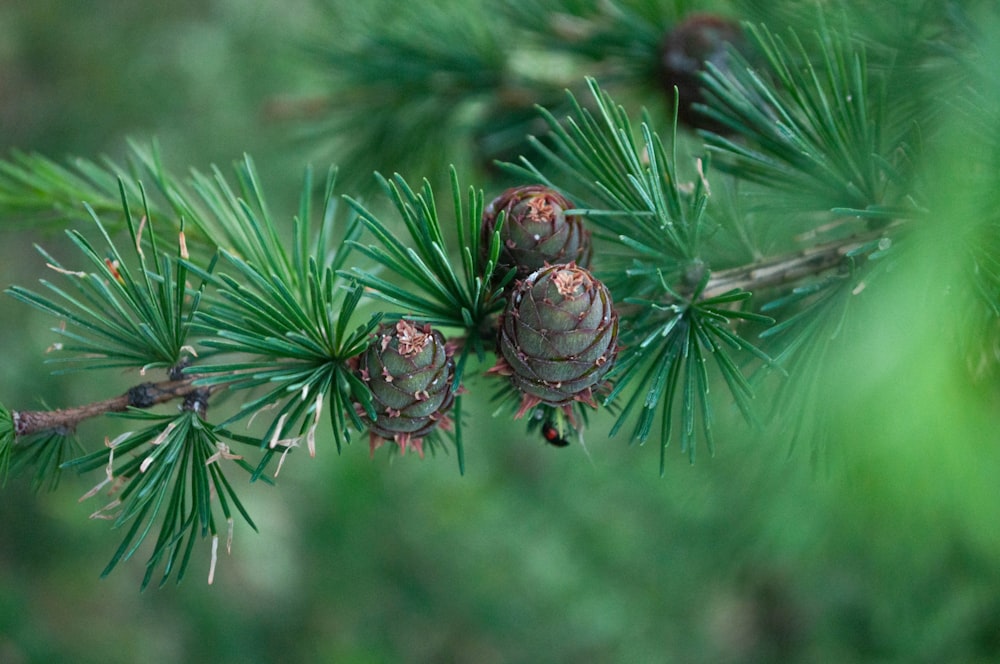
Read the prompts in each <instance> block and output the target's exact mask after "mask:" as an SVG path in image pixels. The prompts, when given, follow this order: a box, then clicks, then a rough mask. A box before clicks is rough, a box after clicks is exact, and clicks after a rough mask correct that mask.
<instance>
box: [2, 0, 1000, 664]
mask: <svg viewBox="0 0 1000 664" xmlns="http://www.w3.org/2000/svg"><path fill="white" fill-rule="evenodd" d="M331 15H332V14H330V13H327V12H318V11H317V10H316V7H315V3H312V2H309V1H307V0H291V1H289V0H282V1H281V2H278V1H276V0H256V1H253V0H215V1H213V2H200V1H199V2H192V1H188V0H180V1H177V2H171V3H151V2H127V1H125V0H92V1H91V2H86V3H82V2H75V1H73V0H35V1H34V2H16V1H15V2H6V3H0V154H3V155H8V154H10V153H11V151H12V150H22V151H27V152H36V151H37V152H39V153H42V154H45V155H47V156H50V157H52V158H55V159H57V160H62V159H64V158H66V157H69V156H74V155H78V156H85V157H98V156H100V155H102V154H107V155H110V156H112V157H113V158H120V157H121V156H123V155H124V154H125V152H126V140H127V138H128V137H135V138H138V139H140V140H146V139H150V138H152V137H156V138H157V139H158V140H159V142H160V145H161V147H162V149H163V152H164V154H165V157H166V159H167V161H168V163H169V164H170V165H172V166H173V167H174V168H175V170H178V171H183V170H184V169H186V168H187V167H188V166H192V167H197V168H199V169H205V168H207V167H208V166H209V165H210V164H212V163H217V164H220V165H222V166H223V167H225V166H226V165H227V164H229V163H230V162H231V161H233V160H235V159H238V158H239V157H240V156H241V155H242V154H243V153H244V152H249V153H251V154H252V155H253V156H254V158H255V160H256V163H257V165H258V167H259V168H260V170H261V173H262V177H263V179H264V181H265V182H266V183H267V186H268V190H269V191H270V192H271V197H272V207H274V208H276V209H281V208H282V207H283V209H286V210H292V209H294V201H295V196H296V195H297V187H298V179H299V177H300V175H301V173H302V169H303V168H304V167H305V165H306V161H307V160H309V159H313V158H314V156H315V155H314V154H313V151H311V150H310V147H309V146H308V145H304V144H303V142H302V140H301V135H300V132H298V130H297V127H296V126H295V124H294V123H292V122H289V121H287V119H286V118H285V117H283V114H282V113H281V112H280V111H281V109H282V108H285V104H287V100H289V99H293V100H294V99H309V98H310V95H311V94H313V93H314V92H315V91H316V90H317V89H319V88H320V87H321V85H322V80H323V76H322V72H319V71H317V69H316V68H315V67H314V66H313V65H314V63H312V64H310V62H309V61H308V59H306V58H304V57H303V56H302V54H301V53H300V52H299V51H297V50H296V43H297V40H299V39H300V38H301V36H302V35H304V34H310V35H314V34H315V31H316V28H317V25H320V26H322V25H323V24H322V23H321V22H322V21H329V20H330V16H331ZM325 29H326V30H328V32H329V38H330V39H337V38H338V30H340V29H341V26H338V25H337V24H335V23H330V24H329V25H328V27H327V28H325ZM293 107H294V104H293ZM276 109H277V111H276ZM342 166H343V165H342ZM413 175H414V176H417V177H419V176H420V175H421V174H413ZM35 242H38V243H42V244H44V245H45V246H46V247H47V248H49V249H50V250H52V251H53V252H56V253H58V252H60V251H63V250H65V249H66V245H65V243H64V241H63V239H62V236H61V229H58V228H40V227H37V226H27V225H25V224H23V223H21V222H19V221H18V220H16V219H0V286H3V287H6V286H8V285H11V284H14V283H17V284H24V285H32V284H34V283H35V282H36V280H37V279H38V278H39V277H41V276H43V274H44V271H45V270H44V264H43V263H44V262H43V261H42V260H41V258H40V257H39V256H38V255H37V254H35V253H34V252H33V250H32V248H31V247H32V244H33V243H35ZM939 268H940V269H941V270H947V269H951V268H949V267H948V266H939ZM924 286H925V284H913V283H910V282H905V281H901V280H897V281H895V282H894V281H892V280H891V279H890V280H889V281H888V286H887V288H890V289H895V291H896V292H895V297H894V298H893V301H894V302H895V303H896V306H895V307H892V308H886V307H881V308H878V309H877V310H872V311H868V312H865V311H862V312H861V314H860V317H861V322H860V323H859V324H858V325H857V330H858V336H857V337H856V338H857V339H858V343H857V344H856V346H855V347H854V350H852V351H851V352H850V353H848V354H847V355H846V356H845V357H843V358H842V362H843V366H842V368H841V370H840V372H839V373H838V374H837V375H838V376H839V378H837V380H838V381H839V382H838V383H837V384H836V385H834V386H833V387H831V392H832V393H836V394H838V395H840V396H841V398H840V399H839V400H835V401H831V402H828V403H827V405H826V407H827V408H829V411H830V412H829V413H828V415H829V416H828V417H827V419H826V421H827V422H829V423H830V424H829V427H828V431H826V434H827V440H828V441H829V444H828V446H827V448H826V450H825V452H824V454H822V455H820V456H821V458H820V459H819V460H817V458H816V455H814V454H812V453H811V452H812V450H811V449H810V446H809V444H808V443H804V444H802V445H798V446H796V447H795V448H794V449H793V450H792V451H791V453H789V449H788V446H787V444H786V442H784V441H778V440H776V439H772V438H771V437H769V436H768V435H762V434H759V433H752V432H749V431H747V430H746V429H745V428H744V427H743V426H742V425H741V424H740V422H739V420H737V419H735V418H729V417H728V415H727V414H726V413H722V414H721V415H722V417H721V420H722V423H721V425H720V427H721V428H720V431H719V432H717V434H716V437H717V440H718V442H719V444H718V449H717V451H716V455H715V456H714V457H709V456H708V455H702V456H700V457H699V459H698V461H697V463H695V464H694V465H690V464H689V463H688V460H687V457H686V455H683V454H681V453H680V452H679V451H678V450H676V449H674V450H668V457H667V465H666V472H665V476H664V477H662V478H661V477H659V474H658V465H657V464H658V453H657V450H656V449H655V447H654V446H652V445H650V446H647V447H645V448H643V447H630V446H628V445H627V444H626V443H625V442H624V441H623V440H619V439H610V440H608V439H604V438H603V437H602V436H601V429H600V428H599V427H598V426H595V427H594V430H593V431H592V432H591V434H590V435H589V436H588V445H587V449H586V450H583V449H581V448H580V447H579V446H576V445H574V446H571V447H569V448H567V449H556V448H552V447H549V446H545V445H544V444H543V443H542V442H541V441H540V440H537V439H535V438H534V437H531V436H527V435H525V434H524V433H523V432H522V431H521V430H520V428H519V427H517V426H509V425H508V424H507V423H506V422H505V421H502V420H499V419H494V418H493V417H492V415H491V413H490V406H489V404H488V403H482V404H479V405H478V406H476V407H474V408H473V409H472V412H470V413H469V414H468V420H467V427H468V428H467V432H468V433H467V436H468V439H467V443H466V444H467V468H466V473H465V475H464V476H460V475H459V473H458V471H457V464H456V461H455V459H454V457H453V456H446V455H441V454H439V455H437V456H436V457H428V458H426V459H424V460H422V461H421V460H419V459H418V458H417V457H415V456H412V455H407V456H406V457H403V458H395V459H393V460H392V461H391V462H390V461H389V460H388V459H387V458H386V457H384V456H380V455H376V458H375V459H374V460H373V459H370V458H369V454H368V449H367V445H366V444H364V443H363V442H362V443H360V444H355V445H353V446H352V447H349V448H346V449H345V451H344V452H343V453H342V454H340V455H338V454H337V453H336V451H335V450H334V449H332V446H329V445H328V446H322V445H321V446H320V451H319V453H318V455H317V457H316V458H315V459H313V460H310V459H308V458H307V457H306V456H305V455H301V456H298V457H292V458H291V459H290V461H289V462H288V463H287V464H286V465H285V466H284V468H283V470H282V474H281V477H280V481H279V482H278V483H277V485H276V486H274V487H268V486H265V485H263V484H257V485H254V486H251V487H246V490H245V491H244V492H243V495H245V496H246V500H247V504H248V506H249V509H250V511H251V514H252V515H253V516H254V518H255V520H256V522H257V524H258V526H259V527H260V529H261V533H260V534H254V533H253V532H251V531H250V530H249V529H248V528H247V527H245V526H243V525H242V524H237V529H236V534H235V541H234V545H233V552H232V554H231V555H229V556H223V558H222V559H221V560H220V563H219V569H218V571H217V573H216V579H215V583H214V585H212V586H208V585H206V583H205V578H206V575H207V570H208V558H209V547H208V543H207V542H206V543H205V546H204V547H201V548H199V550H198V552H197V553H196V558H197V560H196V562H195V563H193V565H192V569H191V570H190V571H189V573H188V576H187V577H186V578H185V579H184V581H183V582H182V583H181V584H180V585H179V586H178V585H175V584H173V583H170V584H168V585H167V586H166V587H164V588H162V589H156V588H151V589H148V590H147V591H145V592H144V593H140V592H139V583H140V580H141V578H142V574H143V571H144V570H143V566H142V560H143V558H142V557H137V558H136V559H135V560H133V561H131V562H128V563H126V564H122V565H120V566H119V568H118V569H116V570H115V571H114V573H113V574H112V575H111V576H110V577H108V578H105V579H100V578H99V573H100V570H101V569H102V568H103V566H104V564H105V562H106V560H107V558H108V557H109V556H110V555H111V553H112V552H113V551H114V548H115V547H116V546H117V543H118V539H117V534H116V533H114V532H110V529H109V527H108V523H107V522H105V521H95V520H90V519H88V518H87V517H88V515H89V514H90V513H91V512H93V511H94V509H96V507H97V504H96V503H94V502H93V501H87V502H83V503H80V502H78V501H77V499H78V497H79V496H81V495H82V494H83V493H85V492H86V491H87V490H88V489H89V488H90V487H91V486H92V485H93V483H94V481H95V478H94V477H93V476H90V477H83V478H80V477H76V476H72V475H69V476H66V477H64V478H63V480H62V482H61V484H60V486H59V487H58V489H57V490H55V491H54V492H43V493H39V494H35V493H33V492H32V491H31V490H30V487H29V485H28V482H27V481H23V480H11V481H10V482H8V484H7V486H6V487H5V488H4V489H3V491H2V493H0V662H3V663H4V664H19V663H22V662H101V663H109V662H134V661H148V662H214V663H228V662H233V663H237V662H239V663H241V664H247V663H250V662H271V661H283V662H298V661H301V662H321V661H329V662H357V663H369V662H372V663H375V662H404V661H405V662H449V661H455V662H477V663H490V662H570V661H573V662H654V661H655V662H733V663H736V662H739V663H757V662H791V661H803V662H943V661H951V662H993V661H1000V486H998V477H1000V473H998V469H1000V463H998V462H1000V453H998V450H1000V445H998V442H1000V441H998V435H997V432H996V420H995V418H994V417H993V416H992V415H993V413H994V412H995V410H996V405H997V404H996V394H995V393H993V392H990V391H984V390H982V389H977V388H974V387H972V386H970V385H969V382H968V380H967V374H966V373H965V372H964V367H962V366H957V367H956V365H955V362H954V359H955V358H954V356H953V355H952V354H949V353H948V352H945V350H947V349H946V348H945V349H942V346H946V345H947V344H944V343H942V341H941V339H940V338H938V337H936V336H935V334H934V333H933V328H932V327H930V326H916V327H914V326H912V325H911V324H910V322H912V321H910V319H908V316H912V315H914V312H915V311H917V312H919V311H926V310H927V308H928V306H929V305H928V304H927V302H928V299H927V298H928V297H931V298H932V304H931V305H930V306H931V307H932V308H934V315H937V316H947V315H948V311H947V307H948V303H947V300H946V298H945V297H944V295H943V294H938V295H939V296H936V295H928V292H927V290H926V288H925V287H924ZM935 297H936V298H937V299H934V298H935ZM52 324H53V322H52V321H50V320H48V319H45V318H43V317H41V316H40V315H36V314H35V313H34V312H33V311H28V310H27V308H26V307H25V306H24V305H21V304H19V303H17V302H15V301H14V300H13V299H11V298H9V297H4V298H2V299H0V349H2V352H3V360H2V362H0V402H2V403H4V404H6V405H8V406H9V407H12V408H30V407H34V406H35V405H37V404H39V403H42V402H44V403H46V404H49V405H51V406H61V405H70V404H75V403H82V402H84V401H89V400H93V399H97V398H103V397H105V396H110V395H112V394H115V393H116V392H115V391H114V390H115V389H116V388H115V385H114V384H115V382H116V381H121V385H123V386H124V385H127V382H126V377H123V376H111V377H103V376H102V377H100V378H95V377H92V376H79V377H73V378H72V379H70V380H67V379H65V378H62V377H58V378H57V377H53V376H51V375H49V374H48V368H47V367H46V366H45V365H44V364H43V359H44V351H45V349H46V347H47V346H48V345H49V344H50V343H51V342H52V337H51V335H50V334H48V332H47V329H48V327H50V326H51V325H52ZM922 329H923V330H928V331H927V332H926V333H924V332H919V331H917V332H915V331H914V330H922ZM901 386H906V387H907V389H905V390H903V389H900V387H901ZM845 395H846V396H845ZM603 430H604V431H606V427H605V428H604V429H603ZM80 434H81V439H82V440H84V442H85V443H86V444H88V445H92V444H95V441H100V440H103V433H102V430H101V429H100V427H99V426H91V425H88V426H86V427H85V428H82V429H81V432H80ZM97 444H99V443H97Z"/></svg>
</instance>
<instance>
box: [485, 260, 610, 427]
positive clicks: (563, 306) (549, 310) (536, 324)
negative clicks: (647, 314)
mask: <svg viewBox="0 0 1000 664" xmlns="http://www.w3.org/2000/svg"><path fill="white" fill-rule="evenodd" d="M617 339H618V315H617V314H616V313H615V312H614V310H613V309H612V302H611V295H610V293H609V292H608V289H607V288H606V287H605V286H604V284H602V283H601V282H600V281H598V280H597V279H595V278H594V277H593V276H592V275H591V274H590V272H588V271H587V270H585V269H583V268H581V267H577V266H576V265H575V264H574V263H569V264H566V265H550V266H547V267H544V268H542V269H540V270H538V271H536V272H534V273H532V274H531V275H530V276H529V277H528V278H527V279H525V280H524V281H521V282H519V283H518V284H517V286H516V288H515V289H514V291H513V292H512V293H511V296H510V298H509V300H508V302H507V309H506V311H505V312H504V314H503V318H502V320H501V322H500V336H499V353H500V357H499V358H498V360H497V364H496V366H494V367H493V368H491V369H490V372H491V373H497V374H501V375H508V376H510V377H511V380H512V381H513V383H514V385H515V386H516V387H517V388H518V389H519V390H520V391H521V392H522V394H523V395H524V396H523V400H522V402H521V408H520V410H519V411H518V413H517V415H516V417H521V416H522V415H524V414H525V413H526V412H528V410H529V409H531V408H533V407H534V406H536V405H538V404H540V403H544V404H548V405H551V406H561V407H564V408H566V409H567V412H568V408H569V406H570V405H571V404H572V403H573V402H576V401H580V402H583V403H587V404H589V405H591V406H594V407H596V405H597V404H596V403H595V402H594V399H593V395H592V390H593V389H594V387H596V386H597V385H598V384H599V383H600V382H601V381H602V379H603V378H604V376H605V375H606V374H607V372H608V370H609V369H610V368H611V366H612V365H613V364H614V360H615V356H616V354H617V351H618V345H617Z"/></svg>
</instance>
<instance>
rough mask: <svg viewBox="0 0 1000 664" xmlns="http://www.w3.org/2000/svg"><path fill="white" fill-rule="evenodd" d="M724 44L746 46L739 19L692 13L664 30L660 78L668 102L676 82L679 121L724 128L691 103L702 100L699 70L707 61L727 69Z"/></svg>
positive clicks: (744, 48) (741, 48)
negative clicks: (669, 28) (737, 20)
mask: <svg viewBox="0 0 1000 664" xmlns="http://www.w3.org/2000/svg"><path fill="white" fill-rule="evenodd" d="M727 44H731V45H732V46H734V47H735V48H736V49H737V50H739V51H740V52H742V53H746V52H747V50H748V46H747V43H746V39H745V38H744V36H743V31H742V30H741V29H740V25H739V23H736V22H735V21H732V20H730V19H728V18H723V17H721V16H716V15H714V14H691V15H690V16H688V17H687V18H686V19H684V20H683V21H681V22H680V23H678V24H677V25H676V26H674V28H673V29H672V30H671V31H670V32H669V33H667V36H666V38H665V39H664V40H663V45H662V46H661V48H660V82H661V84H662V85H663V89H664V91H665V92H666V93H667V96H668V97H669V99H670V101H671V102H672V101H673V99H674V86H677V94H678V95H679V97H680V104H679V105H678V110H677V116H678V120H679V121H680V122H681V123H683V124H685V125H687V126H689V127H691V128H694V129H708V130H710V131H715V132H723V131H725V130H726V128H725V127H723V126H721V125H720V124H719V123H717V122H714V121H712V120H711V119H710V118H708V117H706V116H705V115H702V114H701V113H699V112H698V111H696V110H695V109H694V108H693V105H694V104H696V103H704V102H705V98H704V93H703V91H702V90H703V87H702V81H701V73H702V72H703V71H705V69H706V67H705V63H706V62H711V63H712V65H714V66H715V67H717V68H718V69H719V70H721V71H723V72H726V71H728V70H729V68H730V66H731V61H732V58H731V56H730V54H729V52H728V51H727V48H726V45H727Z"/></svg>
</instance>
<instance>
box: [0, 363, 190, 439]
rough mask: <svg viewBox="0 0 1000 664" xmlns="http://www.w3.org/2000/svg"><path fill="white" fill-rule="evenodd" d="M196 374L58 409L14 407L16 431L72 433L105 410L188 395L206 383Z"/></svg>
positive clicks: (149, 404)
mask: <svg viewBox="0 0 1000 664" xmlns="http://www.w3.org/2000/svg"><path fill="white" fill-rule="evenodd" d="M193 382H194V377H193V376H192V377H189V378H184V379H182V380H165V381H162V382H159V383H141V384H139V385H136V386H134V387H132V388H130V389H129V390H128V391H127V392H125V394H122V395H120V396H117V397H113V398H111V399H105V400H104V401H95V402H94V403H89V404H85V405H83V406H77V407H75V408H64V409H57V410H15V411H12V413H11V416H12V418H13V421H14V433H15V434H16V435H17V436H28V435H31V434H34V433H40V432H42V431H62V432H65V433H69V432H70V431H73V430H74V429H76V427H77V425H78V424H80V422H82V421H84V420H87V419H90V418H92V417H97V416H99V415H104V414H106V413H123V412H125V411H126V410H128V409H129V408H151V407H152V406H156V405H158V404H162V403H167V402H168V401H173V400H174V399H183V398H187V397H189V396H191V395H193V394H195V393H196V392H198V391H199V390H205V389H206V388H204V387H198V386H195V385H194V384H193Z"/></svg>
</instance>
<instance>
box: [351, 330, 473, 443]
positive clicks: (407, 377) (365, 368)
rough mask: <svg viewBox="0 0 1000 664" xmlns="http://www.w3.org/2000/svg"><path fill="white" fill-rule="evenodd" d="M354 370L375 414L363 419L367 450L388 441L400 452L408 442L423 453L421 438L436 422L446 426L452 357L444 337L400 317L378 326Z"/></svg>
mask: <svg viewBox="0 0 1000 664" xmlns="http://www.w3.org/2000/svg"><path fill="white" fill-rule="evenodd" d="M357 372H358V375H359V376H360V377H361V379H362V380H364V381H365V382H366V383H367V384H368V388H369V389H370V390H371V393H372V398H373V400H374V403H375V410H376V412H377V414H378V417H377V419H376V420H375V421H368V418H367V417H365V418H364V419H365V420H366V424H367V425H368V431H369V433H370V434H371V450H372V453H374V452H375V450H376V449H377V448H378V447H379V446H381V445H382V443H383V442H385V441H386V440H391V441H394V442H395V443H396V444H398V445H399V448H400V452H402V453H405V452H406V448H407V447H412V448H414V449H416V450H417V452H419V453H420V455H421V456H423V437H424V436H426V435H427V434H428V433H430V432H431V431H432V430H433V429H434V427H436V426H438V425H439V424H441V425H442V426H444V427H445V428H447V427H448V426H449V425H450V419H449V418H448V417H447V412H448V410H449V409H450V408H451V406H452V403H453V402H454V400H455V394H454V391H453V390H452V382H453V379H454V376H455V362H454V360H453V359H452V351H451V348H450V347H449V346H448V345H447V344H446V343H445V340H444V337H443V336H442V335H441V333H440V332H437V331H435V330H431V326H430V325H424V326H423V327H418V326H417V325H416V324H415V323H412V322H409V321H406V320H400V321H399V322H397V323H396V324H395V326H393V327H391V328H387V327H385V326H383V327H382V328H380V330H379V334H378V336H377V337H376V338H375V339H374V340H373V341H372V343H371V344H370V345H369V346H368V349H367V350H366V351H365V352H364V353H362V354H361V356H360V358H359V359H358V366H357Z"/></svg>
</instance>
